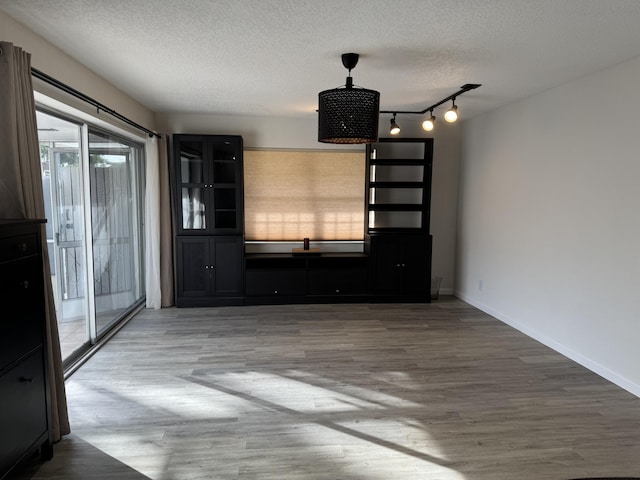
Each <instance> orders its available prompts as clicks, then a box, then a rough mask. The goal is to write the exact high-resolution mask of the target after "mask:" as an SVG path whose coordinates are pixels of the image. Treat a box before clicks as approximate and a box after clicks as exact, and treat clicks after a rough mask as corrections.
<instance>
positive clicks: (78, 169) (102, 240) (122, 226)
mask: <svg viewBox="0 0 640 480" xmlns="http://www.w3.org/2000/svg"><path fill="white" fill-rule="evenodd" d="M37 121H38V131H39V139H40V154H41V161H42V180H43V187H44V193H45V204H46V212H47V242H48V247H49V256H50V259H51V260H50V261H51V272H52V275H53V278H52V280H53V284H54V290H55V300H56V312H57V316H58V327H59V331H60V341H61V347H62V355H63V360H64V361H65V363H66V364H69V363H72V362H73V361H74V360H75V359H76V358H77V357H78V356H79V355H81V354H82V353H84V351H85V350H86V349H87V348H89V347H90V346H91V345H92V344H95V343H96V342H97V341H98V339H99V338H101V337H102V336H103V335H105V334H106V333H107V332H108V331H109V330H110V329H111V328H112V327H114V326H115V325H117V323H118V322H119V321H120V320H121V319H123V318H124V317H125V316H126V315H127V314H128V313H129V312H131V311H132V310H133V309H134V308H135V307H136V306H137V305H139V304H140V303H141V302H142V301H143V299H144V288H143V285H144V283H143V278H144V268H143V258H144V257H143V253H142V249H143V241H142V238H143V237H142V225H143V212H144V210H143V198H144V196H143V185H144V168H143V167H144V149H143V146H142V144H138V143H135V142H132V141H130V140H128V139H125V138H122V137H119V136H117V135H114V134H112V133H109V132H106V131H102V130H99V129H95V128H93V127H90V126H88V125H85V124H82V123H79V122H77V123H76V122H74V121H73V119H69V118H62V117H60V116H57V115H54V114H50V113H46V112H41V111H38V112H37ZM87 266H89V268H87Z"/></svg>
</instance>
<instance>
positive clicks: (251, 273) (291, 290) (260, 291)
mask: <svg viewBox="0 0 640 480" xmlns="http://www.w3.org/2000/svg"><path fill="white" fill-rule="evenodd" d="M246 282H247V295H250V296H287V295H305V294H306V293H307V274H306V271H305V270H302V269H300V270H298V269H277V270H276V269H273V270H272V269H266V268H265V269H248V270H247V276H246Z"/></svg>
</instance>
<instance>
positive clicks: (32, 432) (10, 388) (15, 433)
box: [0, 349, 47, 473]
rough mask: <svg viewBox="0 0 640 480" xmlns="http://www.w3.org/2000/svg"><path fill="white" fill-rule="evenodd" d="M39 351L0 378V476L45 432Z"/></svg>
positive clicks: (43, 394)
mask: <svg viewBox="0 0 640 480" xmlns="http://www.w3.org/2000/svg"><path fill="white" fill-rule="evenodd" d="M43 365H44V364H43V358H42V349H38V350H36V351H35V352H33V354H32V355H30V356H29V357H27V358H26V359H25V360H24V361H22V362H20V363H18V364H17V365H16V366H14V367H13V368H12V369H11V370H8V371H6V372H5V373H4V374H3V375H2V376H0V398H1V399H2V408H0V432H2V434H0V473H1V472H5V471H7V470H8V469H9V468H11V467H12V466H13V465H14V464H15V463H16V461H18V460H19V459H20V457H21V456H22V455H23V454H24V452H26V451H27V450H28V449H29V448H30V447H31V446H33V445H34V442H38V441H40V440H41V439H42V437H43V435H44V434H45V433H46V432H47V408H46V398H45V395H46V393H45V382H44V367H43Z"/></svg>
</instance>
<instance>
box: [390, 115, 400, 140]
mask: <svg viewBox="0 0 640 480" xmlns="http://www.w3.org/2000/svg"><path fill="white" fill-rule="evenodd" d="M389 133H390V134H391V135H398V134H399V133H400V127H399V126H398V124H397V123H396V114H395V113H394V114H393V118H392V119H391V126H390V127H389Z"/></svg>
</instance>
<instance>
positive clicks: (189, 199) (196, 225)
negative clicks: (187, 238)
mask: <svg viewBox="0 0 640 480" xmlns="http://www.w3.org/2000/svg"><path fill="white" fill-rule="evenodd" d="M204 195H205V190H204V188H197V187H196V188H194V187H182V228H183V229H184V230H206V228H207V204H206V201H205V198H204Z"/></svg>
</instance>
